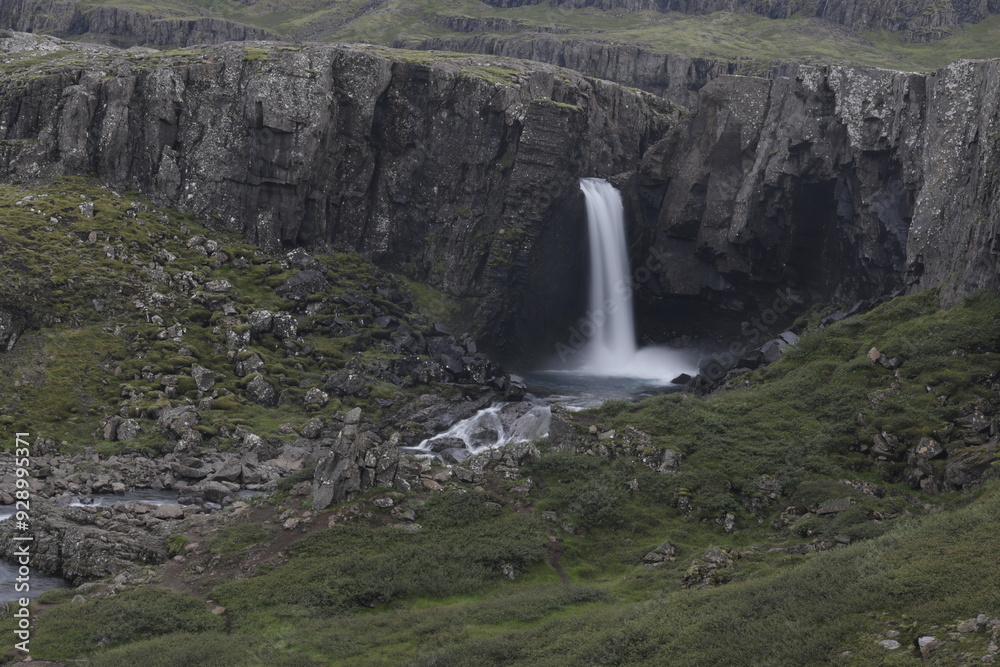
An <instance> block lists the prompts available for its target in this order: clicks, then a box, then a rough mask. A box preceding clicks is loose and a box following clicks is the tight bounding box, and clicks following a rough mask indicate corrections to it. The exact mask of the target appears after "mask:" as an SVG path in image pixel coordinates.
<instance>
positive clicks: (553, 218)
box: [0, 43, 677, 343]
mask: <svg viewBox="0 0 1000 667" xmlns="http://www.w3.org/2000/svg"><path fill="white" fill-rule="evenodd" d="M62 62H63V61H59V60H55V61H45V62H44V63H43V64H41V65H36V66H35V67H28V68H26V69H25V70H23V71H22V72H21V74H20V75H18V76H15V77H11V78H7V79H6V80H5V81H3V83H2V84H0V108H2V109H3V111H2V117H0V137H2V138H3V139H4V143H3V146H2V149H0V152H2V158H3V159H2V164H3V166H2V167H0V171H2V175H3V177H6V178H31V177H38V176H44V175H46V174H50V173H54V172H68V173H95V174H97V175H99V176H100V177H102V178H104V179H106V180H107V181H108V182H109V183H111V184H114V185H116V186H120V187H128V188H134V189H138V190H141V191H144V192H148V193H151V194H153V195H154V196H155V197H157V198H158V199H159V200H160V201H162V202H164V203H168V204H171V205H176V206H180V207H183V208H185V209H187V210H190V211H192V212H194V213H196V214H198V215H199V216H202V217H205V218H211V217H214V218H215V219H216V220H217V221H218V224H221V225H225V226H227V227H230V228H233V229H238V230H240V231H242V232H243V233H244V234H245V236H246V237H248V238H249V239H251V240H252V241H253V242H256V243H260V244H262V245H265V246H271V247H275V246H280V245H287V246H292V245H305V246H310V247H323V246H332V247H334V248H337V249H343V250H352V251H360V252H363V253H366V254H368V255H369V256H371V257H373V258H375V259H377V260H378V261H379V262H381V263H382V264H383V265H385V266H389V267H394V268H396V269H399V270H402V271H405V272H406V273H408V274H409V275H411V276H413V277H415V278H418V279H420V280H425V281H428V282H432V283H434V284H436V285H439V286H441V287H443V288H444V289H446V290H447V291H448V292H450V293H451V294H453V295H456V296H459V297H465V298H469V299H474V300H477V301H478V303H479V311H478V320H477V323H478V325H479V329H480V330H481V331H482V332H483V336H484V340H486V341H487V342H493V343H497V342H499V341H500V340H502V339H510V340H515V341H516V340H524V339H527V338H529V337H531V336H532V335H534V333H535V332H536V331H537V329H538V327H539V326H540V325H541V323H542V322H545V323H546V326H548V328H552V318H555V319H556V320H557V321H558V320H559V319H560V318H563V319H568V318H571V317H572V314H573V313H574V312H575V311H576V309H577V306H578V301H577V300H576V299H575V298H574V297H573V296H570V297H568V298H567V296H566V295H567V294H570V295H574V294H575V295H579V294H580V292H581V290H580V289H579V287H578V281H579V275H581V274H582V272H583V267H582V262H583V257H584V244H585V239H583V237H582V235H581V233H580V230H581V225H582V196H581V195H580V194H579V190H578V187H577V179H578V178H579V177H580V176H583V175H596V176H610V175H612V174H617V173H620V172H625V171H629V170H634V169H635V168H636V167H637V166H638V162H639V158H640V156H641V155H642V154H643V153H644V152H645V150H646V148H647V147H649V146H651V145H653V144H654V143H656V142H657V141H658V140H660V139H661V138H662V137H663V136H665V134H666V131H667V129H668V128H669V127H670V126H671V124H672V123H673V122H675V120H676V118H677V115H676V112H675V111H674V109H673V107H671V105H669V104H668V103H666V102H665V101H663V100H662V99H660V98H657V97H655V96H653V95H649V94H646V93H643V92H641V91H635V90H629V89H626V88H623V87H621V86H618V85H615V84H613V83H610V82H606V81H600V80H596V79H589V78H585V77H583V76H580V75H578V74H575V73H572V72H569V71H567V70H559V69H557V68H554V67H549V66H543V65H540V64H536V63H532V64H525V63H520V62H518V61H508V60H498V59H484V58H482V57H442V58H432V57H430V56H425V55H424V54H409V55H408V54H406V53H399V52H392V51H385V50H379V49H374V48H363V47H346V46H312V47H309V48H299V47H292V46H275V45H269V44H264V43H252V44H242V45H241V44H228V45H224V46H220V47H215V48H211V49H207V50H201V51H191V52H188V53H185V54H182V55H177V56H169V57H163V56H160V55H156V54H153V55H141V54H128V55H126V54H122V53H120V52H119V53H107V54H103V55H101V54H98V55H94V56H92V58H91V59H90V60H88V61H87V62H85V63H84V64H80V61H79V60H73V61H72V62H73V64H60V63H62ZM525 314H527V315H525Z"/></svg>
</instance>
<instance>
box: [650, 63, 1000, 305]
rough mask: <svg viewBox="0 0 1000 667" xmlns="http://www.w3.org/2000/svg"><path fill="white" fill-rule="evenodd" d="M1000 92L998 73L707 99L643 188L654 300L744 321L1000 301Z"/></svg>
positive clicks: (669, 143) (884, 79)
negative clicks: (917, 294) (926, 296)
mask: <svg viewBox="0 0 1000 667" xmlns="http://www.w3.org/2000/svg"><path fill="white" fill-rule="evenodd" d="M998 85H1000V63H998V62H993V61H990V62H959V63H956V64H954V65H952V66H950V67H948V68H946V69H944V70H941V71H939V72H937V73H936V74H934V75H931V76H923V75H918V74H907V73H899V72H890V71H886V70H879V69H873V68H858V67H851V68H842V67H831V68H813V67H800V68H797V69H794V70H792V71H791V75H790V76H787V77H778V78H776V79H774V80H766V79H755V78H749V77H722V78H720V79H718V80H716V81H715V82H713V83H711V84H709V85H708V86H706V87H705V88H704V89H703V90H702V92H701V97H700V102H699V106H698V109H697V112H696V113H695V114H694V115H693V116H692V118H691V121H690V124H689V125H687V126H685V127H683V128H678V130H677V131H676V132H675V133H674V134H673V135H672V136H671V137H669V138H667V139H665V140H664V141H663V142H661V144H659V145H658V146H655V147H654V148H653V149H651V150H650V151H649V152H648V153H647V154H646V156H645V158H644V162H643V167H642V170H641V173H640V175H639V176H638V178H637V179H636V181H635V184H634V186H633V190H632V192H633V200H634V201H635V202H636V203H635V207H636V209H637V210H639V211H640V218H641V219H642V221H643V222H642V223H640V225H641V224H645V233H646V234H647V235H648V238H649V248H650V251H649V252H650V262H651V264H652V265H655V266H657V267H660V266H662V269H661V270H660V271H659V272H658V274H657V280H655V281H651V282H650V283H649V285H647V286H648V287H649V288H650V289H649V290H647V293H648V294H656V295H658V296H663V295H667V296H672V297H678V296H684V295H688V296H697V297H698V298H700V299H702V300H708V301H714V302H715V303H716V304H717V305H719V306H720V307H722V308H726V307H728V308H731V309H733V310H741V309H742V308H744V307H745V305H746V303H745V302H746V300H747V297H748V296H751V295H753V296H756V297H757V298H758V300H759V301H760V302H761V303H762V304H763V303H767V302H770V301H772V300H773V298H774V294H773V291H774V289H775V288H777V287H780V288H782V289H785V288H792V289H793V290H794V291H796V292H798V293H799V294H800V295H802V296H804V297H805V298H822V299H833V300H841V301H846V300H852V299H861V298H865V297H870V296H873V295H878V294H884V293H887V292H891V291H894V290H897V289H907V290H909V291H920V290H924V289H929V288H935V287H939V288H941V289H942V293H943V296H944V299H945V301H947V302H950V301H954V299H955V298H957V296H959V295H960V294H963V293H965V292H968V291H971V290H974V289H980V288H998V287H1000V276H998V268H997V254H998V251H1000V241H998V234H1000V211H998V209H997V206H996V204H995V200H994V196H993V195H992V194H991V193H994V192H995V191H996V187H997V183H996V179H997V173H998V170H1000V164H998V152H997V148H998V136H1000V134H998V133H997V130H996V129H995V128H997V127H998V123H1000V109H998V101H997V100H998V96H997V92H998V91H997V86H998ZM650 298H655V297H650Z"/></svg>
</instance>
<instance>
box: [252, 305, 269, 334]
mask: <svg viewBox="0 0 1000 667" xmlns="http://www.w3.org/2000/svg"><path fill="white" fill-rule="evenodd" d="M273 320H274V313H272V312H271V311H270V310H255V311H253V312H252V313H250V315H249V316H247V323H248V324H249V325H250V330H251V331H252V332H254V333H256V334H262V333H270V331H271V322H272V321H273Z"/></svg>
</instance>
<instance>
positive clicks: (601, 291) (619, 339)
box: [580, 178, 637, 371]
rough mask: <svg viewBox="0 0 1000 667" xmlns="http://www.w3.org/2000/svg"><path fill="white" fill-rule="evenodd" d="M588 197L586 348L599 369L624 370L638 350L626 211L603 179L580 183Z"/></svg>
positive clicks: (588, 359) (590, 363) (592, 366)
mask: <svg viewBox="0 0 1000 667" xmlns="http://www.w3.org/2000/svg"><path fill="white" fill-rule="evenodd" d="M580 189H581V190H583V194H584V196H585V197H586V199H587V231H588V233H589V238H590V304H589V305H590V311H589V318H590V321H591V324H592V328H593V333H592V334H591V336H590V341H589V344H588V345H587V348H586V349H585V350H584V354H585V358H586V362H585V363H586V365H587V366H588V367H589V368H590V369H592V370H594V371H609V370H614V369H619V370H620V369H621V368H623V367H624V366H625V365H627V364H628V363H629V362H630V361H631V360H632V358H633V357H635V353H636V351H637V348H636V344H635V325H634V324H633V321H632V298H631V297H632V294H631V286H630V283H631V276H629V263H628V250H627V248H626V245H625V209H624V207H623V206H622V198H621V195H620V194H619V193H618V190H616V189H615V188H614V186H612V185H611V184H610V183H608V182H607V181H605V180H604V179H602V178H584V179H581V180H580Z"/></svg>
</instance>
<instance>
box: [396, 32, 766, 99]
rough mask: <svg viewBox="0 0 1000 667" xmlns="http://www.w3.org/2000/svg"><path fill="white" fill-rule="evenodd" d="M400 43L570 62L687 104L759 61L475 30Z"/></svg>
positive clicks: (591, 72)
mask: <svg viewBox="0 0 1000 667" xmlns="http://www.w3.org/2000/svg"><path fill="white" fill-rule="evenodd" d="M395 45H396V46H399V47H406V48H415V49H422V50H440V51H457V52H459V53H483V54H487V55H492V56H503V57H506V58H520V59H523V60H535V61H538V62H543V63H549V64H552V65H558V66H560V67H566V68H568V69H572V70H576V71H577V72H581V73H583V74H586V75H587V76H594V77H597V78H599V79H607V80H608V81H614V82H616V83H620V84H622V85H625V86H634V87H636V88H641V89H642V90H645V91H648V92H651V93H655V94H656V95H660V96H661V97H663V98H665V99H666V100H668V101H670V102H673V103H674V104H679V105H682V106H686V107H693V106H694V105H696V104H697V102H698V94H697V93H698V90H700V89H701V87H702V86H704V85H705V84H706V83H708V82H709V81H712V80H713V79H715V78H717V77H719V76H722V75H723V74H737V73H740V72H741V71H742V70H744V69H747V68H749V67H752V66H754V65H756V63H755V62H754V61H752V60H747V61H745V62H743V63H740V62H732V61H728V60H713V59H710V58H693V57H691V56H688V55H685V54H681V53H670V54H664V53H659V52H657V51H653V50H652V49H648V48H644V47H642V46H640V45H637V44H621V43H615V42H604V41H596V40H582V39H564V38H559V37H554V36H552V35H539V34H531V35H515V36H509V37H505V36H497V35H475V36H472V37H458V38H450V39H449V38H440V37H438V38H433V39H425V40H399V41H398V42H397V43H396V44H395Z"/></svg>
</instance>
